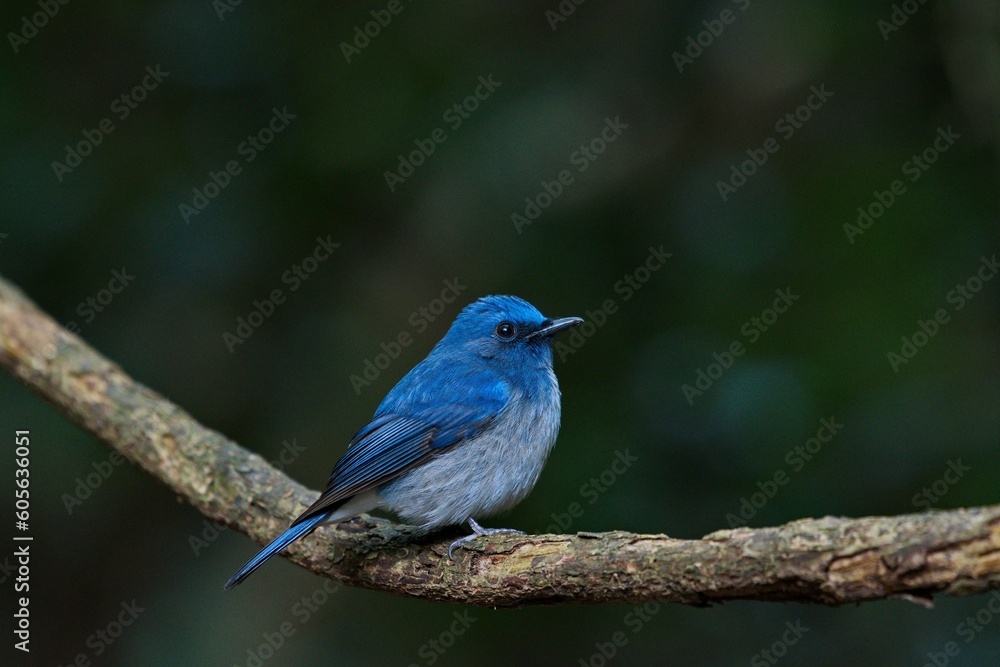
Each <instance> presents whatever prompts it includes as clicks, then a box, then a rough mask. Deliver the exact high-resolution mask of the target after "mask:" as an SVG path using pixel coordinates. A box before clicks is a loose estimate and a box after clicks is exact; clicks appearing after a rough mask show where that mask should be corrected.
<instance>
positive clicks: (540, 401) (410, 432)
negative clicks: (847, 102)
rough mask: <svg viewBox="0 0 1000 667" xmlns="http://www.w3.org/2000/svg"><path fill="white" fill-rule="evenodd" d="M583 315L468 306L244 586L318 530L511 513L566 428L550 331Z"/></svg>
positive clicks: (502, 299) (503, 300)
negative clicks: (365, 515) (381, 512)
mask: <svg viewBox="0 0 1000 667" xmlns="http://www.w3.org/2000/svg"><path fill="white" fill-rule="evenodd" d="M581 322H583V320H582V319H580V318H579V317H564V318H562V319H556V320H553V319H548V318H546V317H545V316H543V315H542V314H541V313H540V312H539V311H538V309H536V308H535V307H534V306H532V305H531V304H530V303H528V302H527V301H525V300H524V299H520V298H518V297H515V296H487V297H484V298H482V299H479V300H478V301H476V302H474V303H472V304H470V305H468V306H466V307H465V308H464V309H463V310H462V312H461V313H459V315H458V317H457V318H456V319H455V322H454V323H453V324H452V325H451V328H450V329H449V330H448V333H446V334H445V336H444V338H442V339H441V341H440V342H438V344H437V345H435V346H434V349H433V350H431V353H430V354H428V355H427V358H425V359H424V360H423V361H421V362H420V363H419V364H417V365H416V366H414V367H413V369H412V370H411V371H410V372H409V373H407V374H406V375H405V376H404V377H403V379H402V380H400V381H399V383H398V384H397V385H396V386H395V387H393V389H392V391H390V392H389V393H388V395H386V397H385V399H384V400H383V401H382V403H381V404H380V405H379V406H378V410H376V411H375V417H374V418H373V419H372V421H371V422H370V423H369V424H368V425H367V426H365V427H364V428H362V429H361V430H360V431H358V433H357V435H355V436H354V438H353V439H352V440H351V443H350V445H349V446H348V449H347V452H345V454H344V455H343V456H342V457H341V459H340V460H339V461H338V462H337V465H335V466H334V467H333V472H332V473H331V474H330V480H329V482H327V485H326V490H325V491H323V493H322V494H321V495H320V497H319V499H317V500H316V502H315V503H313V504H312V506H311V507H309V509H307V510H306V511H305V512H303V513H302V514H301V515H300V516H299V517H298V518H297V519H296V520H295V521H293V522H292V525H291V526H290V527H289V528H288V530H286V531H285V532H284V533H282V534H281V535H279V536H278V537H277V538H276V539H275V540H274V541H273V542H271V543H270V544H268V545H267V546H266V547H264V549H263V550H261V552H260V553H258V554H257V555H256V556H254V557H253V558H252V559H250V561H249V562H248V563H247V564H246V565H244V566H243V567H242V568H241V569H240V571H239V572H237V573H236V574H234V575H233V576H232V578H231V579H230V580H229V581H228V582H227V583H226V588H227V589H229V588H232V587H233V586H236V585H237V584H239V583H240V582H242V581H243V580H244V579H246V578H247V577H248V576H249V575H250V574H251V573H252V572H253V571H254V570H256V569H257V568H258V567H260V566H261V565H263V564H264V563H265V562H266V561H267V559H269V558H270V557H271V556H273V555H274V554H276V553H278V552H280V551H281V550H282V549H284V548H285V547H287V546H288V545H289V544H291V543H292V542H294V541H295V540H297V539H299V538H301V537H303V536H305V535H308V534H309V533H310V532H312V531H313V530H315V529H316V528H317V527H319V526H321V525H324V524H330V523H337V522H339V521H344V520H346V519H350V518H351V517H354V516H357V515H358V514H361V513H362V512H368V511H370V510H373V509H376V508H379V507H384V508H386V509H389V510H391V511H392V512H395V513H396V514H397V515H399V516H400V517H401V518H402V519H403V520H404V521H406V522H407V523H411V524H417V525H419V526H421V527H422V528H425V529H436V528H441V527H444V526H449V525H453V524H461V523H463V522H468V523H469V526H470V527H471V528H472V530H473V533H472V534H471V535H468V536H467V537H463V538H461V539H459V540H456V541H455V542H453V543H452V544H451V545H450V546H449V548H448V556H449V557H451V555H452V552H453V551H454V549H455V548H456V547H460V546H462V545H463V544H465V543H467V542H469V541H470V540H474V539H476V538H477V537H479V536H481V535H492V534H495V533H505V532H519V531H511V530H509V529H503V528H483V527H482V526H480V525H479V524H478V523H477V522H476V517H484V516H489V515H492V514H496V513H497V512H502V511H504V510H507V509H510V508H511V507H513V506H514V505H516V504H517V503H519V502H520V501H521V500H523V499H524V498H525V496H527V495H528V493H529V492H530V491H531V489H532V488H533V487H534V486H535V482H537V481H538V476H539V475H540V474H541V472H542V467H543V466H544V465H545V460H546V458H548V455H549V452H550V451H551V450H552V446H553V445H554V444H555V441H556V434H557V433H558V431H559V413H560V406H559V384H558V382H557V381H556V375H555V373H554V372H553V370H552V345H551V342H552V338H553V336H555V335H556V334H557V333H559V332H560V331H564V330H566V329H569V328H570V327H573V326H576V325H577V324H580V323H581Z"/></svg>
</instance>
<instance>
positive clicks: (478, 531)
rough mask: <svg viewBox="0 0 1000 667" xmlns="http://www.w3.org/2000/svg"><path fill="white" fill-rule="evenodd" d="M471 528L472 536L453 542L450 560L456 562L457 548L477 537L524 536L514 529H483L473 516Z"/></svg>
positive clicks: (450, 547) (449, 549)
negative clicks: (454, 552) (453, 554)
mask: <svg viewBox="0 0 1000 667" xmlns="http://www.w3.org/2000/svg"><path fill="white" fill-rule="evenodd" d="M469 527H470V528H472V535H466V536H465V537H461V538H459V539H457V540H455V541H454V542H452V543H451V544H450V545H449V546H448V558H450V559H451V560H455V558H454V556H452V552H453V551H455V549H456V548H457V547H461V546H462V545H464V544H466V543H468V542H471V541H472V540H474V539H476V538H477V537H482V536H484V535H503V534H505V533H507V534H511V533H513V534H517V535H524V531H523V530H514V529H513V528H483V527H482V526H480V525H479V524H478V523H476V520H475V519H473V518H472V517H471V516H470V517H469Z"/></svg>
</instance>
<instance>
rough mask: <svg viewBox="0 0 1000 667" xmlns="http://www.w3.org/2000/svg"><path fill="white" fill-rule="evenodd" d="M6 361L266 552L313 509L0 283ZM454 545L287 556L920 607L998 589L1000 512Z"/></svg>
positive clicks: (383, 586)
mask: <svg viewBox="0 0 1000 667" xmlns="http://www.w3.org/2000/svg"><path fill="white" fill-rule="evenodd" d="M0 364H2V365H3V366H4V367H5V368H6V369H7V370H8V371H9V372H10V373H11V374H12V375H14V376H15V377H17V378H18V379H19V380H21V381H22V382H23V383H24V384H26V385H27V386H28V387H30V388H31V389H33V390H34V391H35V392H36V393H38V394H39V395H40V396H42V397H43V398H45V399H46V400H47V401H49V402H51V403H52V404H53V405H55V406H56V408H58V409H59V411H60V412H62V413H63V414H64V415H66V417H68V418H69V419H71V420H72V421H74V422H76V423H77V424H79V425H80V426H82V427H83V428H84V429H86V430H87V431H89V432H90V433H92V434H94V435H95V436H96V437H97V438H98V439H100V440H101V441H103V442H104V443H105V444H107V445H108V446H109V447H111V448H113V449H115V450H117V451H119V452H121V453H122V454H123V455H124V456H125V457H127V458H128V459H129V460H130V461H132V462H133V463H134V464H136V465H137V466H139V467H140V468H142V469H143V470H145V471H146V472H148V473H149V474H150V475H152V476H153V477H155V478H156V479H158V480H159V481H160V482H162V483H163V484H165V485H166V486H167V487H169V488H170V489H171V490H172V491H173V492H174V493H176V494H178V495H179V496H180V497H182V498H183V499H184V500H186V501H187V502H189V503H191V504H192V505H193V506H194V507H195V508H197V509H198V511H199V512H201V513H202V514H203V515H205V516H206V517H208V518H210V519H212V520H214V521H217V522H220V523H223V524H226V525H228V526H230V527H233V528H235V529H237V530H239V531H241V532H243V533H245V534H247V535H249V536H250V537H251V538H252V539H253V540H254V541H255V542H258V543H260V544H263V543H265V542H266V541H267V540H269V539H270V538H272V537H274V536H275V535H277V534H278V533H279V532H281V531H282V530H283V529H284V528H285V527H286V526H287V525H288V523H289V522H290V521H291V520H292V519H293V518H294V517H295V516H297V515H298V513H299V512H300V511H302V510H303V509H304V508H305V507H306V506H307V505H309V504H310V502H311V501H312V500H313V499H314V498H315V497H316V493H315V492H313V491H310V490H308V489H306V488H305V487H303V486H302V485H301V484H298V483H296V482H294V481H293V480H290V479H289V478H287V477H286V476H285V475H283V474H282V473H281V472H279V471H277V470H275V469H274V468H273V467H271V466H270V465H269V464H268V463H267V462H266V461H265V460H264V459H262V458H261V457H259V456H257V455H256V454H253V453H251V452H249V451H247V450H245V449H243V448H242V447H240V446H239V445H237V444H235V443H234V442H232V441H230V440H228V439H226V438H225V437H223V436H222V435H220V434H218V433H216V432H214V431H212V430H210V429H208V428H205V427H204V426H202V425H201V424H199V423H198V422H196V421H195V420H194V419H192V418H191V416H190V415H188V414H187V413H186V412H184V411H183V410H181V409H180V408H178V407H177V406H175V405H173V404H172V403H170V402H169V401H167V400H165V399H164V398H163V397H161V396H159V395H158V394H156V393H155V392H153V391H151V390H149V389H147V388H146V387H144V386H142V385H140V384H138V383H136V382H134V381H133V380H132V379H131V378H130V377H129V376H128V375H126V374H125V373H124V372H123V371H122V370H121V369H120V368H119V367H118V366H116V365H115V364H113V363H112V362H110V361H108V360H107V359H105V358H104V357H102V356H101V355H99V354H98V353H97V352H95V351H94V350H93V349H92V348H90V347H89V346H88V345H87V344H86V343H84V342H83V341H82V340H80V339H79V338H78V337H76V336H75V335H73V334H72V333H70V332H68V331H66V330H65V329H63V328H62V327H60V326H59V324H57V323H56V322H55V321H53V320H52V319H51V318H50V317H48V316H47V315H46V314H45V313H43V312H41V311H40V310H39V309H38V308H37V307H36V306H35V305H34V304H33V303H31V302H30V301H29V300H28V299H27V298H26V297H25V296H24V295H23V294H22V293H21V292H20V291H19V290H18V289H17V288H16V287H14V286H13V285H11V284H10V283H8V282H6V281H5V280H3V278H0ZM449 541H450V539H444V538H441V537H435V536H427V535H420V534H419V533H418V531H417V529H414V528H410V527H407V526H400V525H396V524H393V523H391V522H389V521H386V520H383V519H377V518H373V517H368V516H361V517H359V518H357V519H354V520H352V521H350V522H346V523H344V524H340V525H339V526H337V527H336V528H326V529H321V530H320V531H317V532H316V533H314V534H313V535H312V536H310V537H308V538H306V539H304V540H302V541H300V542H298V543H296V544H295V545H294V546H293V547H292V548H291V549H290V550H289V551H290V558H291V560H292V561H294V562H296V563H298V564H299V565H301V566H303V567H305V568H306V569H308V570H310V571H312V572H315V573H317V574H320V575H323V576H326V577H329V578H332V579H335V580H337V581H340V582H342V583H344V584H346V585H350V586H360V587H363V588H370V589H374V590H383V591H388V592H391V593H396V594H400V595H410V596H414V597H419V598H425V599H428V600H436V601H440V602H450V603H463V604H475V605H483V606H508V607H510V606H523V605H533V604H583V603H600V602H647V601H661V602H679V603H683V604H690V605H709V604H712V603H716V602H723V601H728V600H780V601H796V602H807V603H819V604H828V605H837V604H843V603H846V602H860V601H865V600H879V599H885V598H891V597H901V598H904V599H909V600H913V601H917V602H922V603H923V602H926V601H928V600H929V599H930V597H931V596H932V595H933V594H936V593H944V594H948V595H968V594H973V593H981V592H984V591H987V590H990V589H993V588H1000V505H995V506H990V507H980V508H973V509H960V510H954V511H949V512H928V513H925V514H909V515H904V516H897V517H867V518H861V519H844V518H834V517H824V518H821V519H803V520H801V521H794V522H792V523H789V524H786V525H784V526H779V527H776V528H759V529H746V528H741V529H737V530H723V531H719V532H716V533H712V534H711V535H707V536H706V537H704V538H702V539H700V540H677V539H671V538H669V537H667V536H665V535H637V534H633V533H626V532H611V533H600V534H596V533H578V534H576V535H530V536H500V537H492V538H488V539H484V540H481V541H478V542H476V543H475V545H472V546H471V548H470V549H465V550H462V551H460V552H459V555H458V556H457V557H456V560H455V561H454V562H453V561H450V560H448V558H447V557H446V555H445V554H446V551H447V545H448V542H449ZM238 565H239V563H233V566H234V569H235V567H236V566H238ZM219 584H220V586H221V585H222V582H221V581H220V582H219ZM234 594H239V593H234Z"/></svg>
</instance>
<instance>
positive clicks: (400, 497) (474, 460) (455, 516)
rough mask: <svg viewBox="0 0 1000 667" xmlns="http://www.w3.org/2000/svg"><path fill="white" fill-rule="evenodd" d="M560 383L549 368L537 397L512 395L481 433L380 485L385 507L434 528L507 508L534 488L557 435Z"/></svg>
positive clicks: (514, 393) (534, 395)
mask: <svg viewBox="0 0 1000 667" xmlns="http://www.w3.org/2000/svg"><path fill="white" fill-rule="evenodd" d="M559 412H560V405H559V385H558V383H557V381H556V376H555V373H553V372H552V370H551V369H550V370H549V371H548V373H547V374H546V377H545V378H544V380H543V381H542V382H540V383H539V385H538V388H537V393H535V394H533V395H528V394H525V393H523V392H518V391H514V392H513V395H512V396H511V398H510V401H509V402H508V404H507V406H506V407H505V409H504V410H503V412H501V413H500V415H498V416H497V418H496V420H494V422H493V423H492V424H491V426H490V428H489V429H488V430H487V431H486V432H485V433H483V434H482V435H480V436H478V437H477V438H474V439H472V440H468V441H466V442H464V443H462V444H459V445H457V446H455V447H454V448H452V449H450V450H448V451H446V452H444V453H443V454H440V455H438V456H436V457H435V458H433V459H431V460H430V461H429V462H427V463H426V464H424V465H422V466H420V467H418V468H415V469H413V470H411V471H409V472H406V473H404V474H403V475H401V476H400V477H399V478H398V479H396V480H394V481H393V482H391V483H389V484H387V485H385V486H383V487H382V488H381V489H380V491H379V495H381V497H382V498H383V500H384V501H385V506H386V507H387V508H388V509H391V510H392V511H393V512H395V513H397V514H398V515H399V516H400V517H402V518H403V519H404V520H406V521H407V522H410V523H417V524H420V525H422V526H423V527H425V528H437V527H440V526H446V525H449V524H456V523H461V522H463V521H465V520H466V519H468V518H469V517H473V518H478V517H483V516H488V515H490V514H495V513H497V512H501V511H503V510H506V509H510V508H511V507H513V506H514V505H516V504H517V503H518V502H520V501H521V500H523V499H524V497H525V496H527V495H528V493H529V492H530V491H531V489H532V488H534V486H535V483H536V482H537V481H538V477H539V475H540V474H541V472H542V468H543V467H544V465H545V460H546V459H547V458H548V455H549V452H550V451H551V450H552V446H553V445H554V444H555V441H556V435H557V434H558V432H559Z"/></svg>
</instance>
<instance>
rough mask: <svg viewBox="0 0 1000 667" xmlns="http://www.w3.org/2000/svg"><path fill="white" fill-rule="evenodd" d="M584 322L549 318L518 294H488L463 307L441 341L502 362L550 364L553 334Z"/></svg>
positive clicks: (536, 364) (568, 318)
mask: <svg viewBox="0 0 1000 667" xmlns="http://www.w3.org/2000/svg"><path fill="white" fill-rule="evenodd" d="M581 322H583V320H582V319H580V318H579V317H563V318H560V319H550V318H547V317H545V316H544V315H542V314H541V313H540V312H539V311H538V309H537V308H535V307H534V306H532V305H531V304H530V303H528V302H527V301H525V300H524V299H521V298H518V297H516V296H486V297H483V298H481V299H479V300H477V301H475V302H474V303H471V304H469V305H468V306H466V307H465V308H464V309H463V310H462V312H461V313H460V314H459V315H458V317H457V318H456V319H455V323H454V324H452V325H451V329H449V330H448V333H447V334H446V335H445V337H444V339H443V340H442V341H441V342H442V344H444V345H448V346H454V347H461V349H463V350H464V351H466V352H472V353H473V354H476V355H477V356H479V357H483V358H485V359H492V360H496V361H497V362H499V363H509V364H514V365H516V366H520V367H525V366H530V367H548V366H551V365H552V338H553V336H555V335H556V334H557V333H559V332H560V331H565V330H566V329H569V328H570V327H574V326H576V325H577V324H580V323H581Z"/></svg>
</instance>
